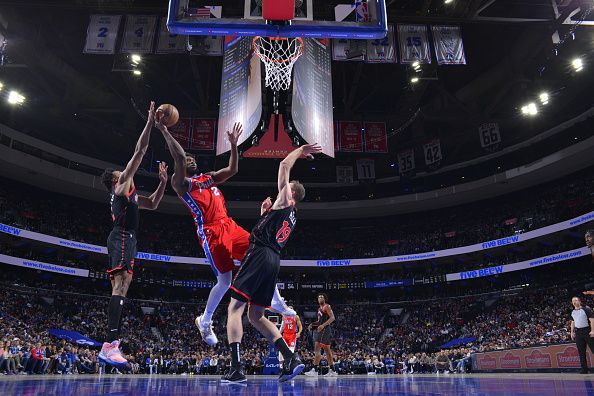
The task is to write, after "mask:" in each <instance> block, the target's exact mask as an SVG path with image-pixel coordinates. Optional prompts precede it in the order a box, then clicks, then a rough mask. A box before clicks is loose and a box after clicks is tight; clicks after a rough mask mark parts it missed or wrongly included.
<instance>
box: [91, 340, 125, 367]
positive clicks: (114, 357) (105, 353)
mask: <svg viewBox="0 0 594 396" xmlns="http://www.w3.org/2000/svg"><path fill="white" fill-rule="evenodd" d="M98 358H99V360H101V361H102V362H103V363H105V364H109V365H111V366H116V367H124V366H126V365H127V364H128V361H127V360H126V359H124V357H123V356H122V352H120V342H119V341H114V342H112V343H111V344H110V343H108V342H104V343H103V347H102V348H101V352H99V356H98Z"/></svg>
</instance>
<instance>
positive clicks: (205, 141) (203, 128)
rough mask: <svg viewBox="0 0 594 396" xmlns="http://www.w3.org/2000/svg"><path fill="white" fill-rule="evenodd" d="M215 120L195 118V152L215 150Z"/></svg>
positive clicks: (193, 129)
mask: <svg viewBox="0 0 594 396" xmlns="http://www.w3.org/2000/svg"><path fill="white" fill-rule="evenodd" d="M216 122H217V120H215V119H202V118H194V120H193V122H192V145H191V146H190V148H191V149H193V150H214V148H215V146H214V139H215V124H216Z"/></svg>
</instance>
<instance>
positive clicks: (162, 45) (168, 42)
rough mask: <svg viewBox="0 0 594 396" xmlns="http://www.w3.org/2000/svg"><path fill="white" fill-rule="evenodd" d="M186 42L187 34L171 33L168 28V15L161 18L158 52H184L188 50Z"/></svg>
mask: <svg viewBox="0 0 594 396" xmlns="http://www.w3.org/2000/svg"><path fill="white" fill-rule="evenodd" d="M186 44H187V39H186V36H182V35H181V34H171V33H169V30H167V17H163V18H161V23H160V25H159V36H158V39H157V51H156V52H157V54H183V53H184V52H186Z"/></svg>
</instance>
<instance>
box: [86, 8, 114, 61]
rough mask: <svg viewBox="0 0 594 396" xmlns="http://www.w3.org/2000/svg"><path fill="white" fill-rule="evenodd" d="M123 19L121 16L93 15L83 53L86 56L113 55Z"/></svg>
mask: <svg viewBox="0 0 594 396" xmlns="http://www.w3.org/2000/svg"><path fill="white" fill-rule="evenodd" d="M121 19H122V16H121V15H91V20H90V21H89V27H88V28H87V41H86V43H85V48H84V50H83V52H84V53H85V54H113V53H114V52H115V45H116V39H117V37H118V29H119V27H120V20H121Z"/></svg>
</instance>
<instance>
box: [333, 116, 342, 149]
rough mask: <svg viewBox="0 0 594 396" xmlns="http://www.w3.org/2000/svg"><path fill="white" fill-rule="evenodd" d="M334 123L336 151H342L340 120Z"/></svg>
mask: <svg viewBox="0 0 594 396" xmlns="http://www.w3.org/2000/svg"><path fill="white" fill-rule="evenodd" d="M332 125H333V127H334V152H335V153H336V152H338V151H340V134H339V129H338V121H333V122H332Z"/></svg>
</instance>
